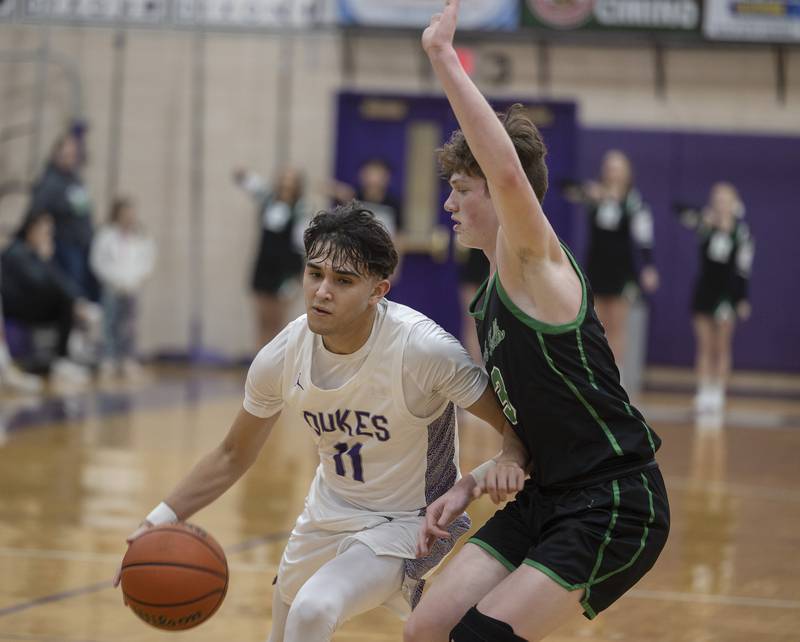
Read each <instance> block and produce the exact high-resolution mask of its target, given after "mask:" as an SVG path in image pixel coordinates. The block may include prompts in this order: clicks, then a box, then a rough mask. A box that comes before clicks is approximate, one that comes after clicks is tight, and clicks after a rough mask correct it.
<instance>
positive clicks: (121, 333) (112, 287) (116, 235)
mask: <svg viewBox="0 0 800 642" xmlns="http://www.w3.org/2000/svg"><path fill="white" fill-rule="evenodd" d="M155 256H156V248H155V243H154V242H153V240H152V239H151V238H150V237H148V236H147V234H146V233H145V232H144V231H143V229H142V227H141V225H140V224H139V221H138V218H137V216H136V209H135V207H134V204H133V202H132V201H131V200H130V199H127V198H117V199H115V200H114V203H113V204H112V206H111V215H110V216H109V222H108V223H107V224H106V225H104V226H103V227H102V228H101V229H100V231H99V232H98V233H97V234H96V235H95V238H94V240H93V242H92V249H91V254H90V261H91V266H92V269H93V270H94V273H95V276H96V277H97V278H98V280H99V281H100V283H101V285H102V302H103V314H104V325H105V349H104V355H105V356H104V359H103V361H102V363H101V366H100V374H101V376H105V377H108V376H111V375H113V374H114V373H115V372H117V369H119V371H120V372H121V373H122V374H123V375H126V376H131V375H134V374H136V373H137V372H138V370H139V366H138V363H137V362H136V358H135V350H136V310H137V299H138V294H139V291H140V290H141V286H142V284H143V283H144V281H145V280H146V279H147V277H148V276H150V274H151V273H152V271H153V268H154V266H155Z"/></svg>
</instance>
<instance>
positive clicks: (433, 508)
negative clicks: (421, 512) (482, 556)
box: [417, 475, 475, 558]
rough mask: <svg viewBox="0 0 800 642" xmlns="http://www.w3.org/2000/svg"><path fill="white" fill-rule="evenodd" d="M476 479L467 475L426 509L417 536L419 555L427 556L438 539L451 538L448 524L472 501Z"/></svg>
mask: <svg viewBox="0 0 800 642" xmlns="http://www.w3.org/2000/svg"><path fill="white" fill-rule="evenodd" d="M474 485H475V480H474V479H473V478H472V477H471V476H470V475H467V476H466V477H463V478H462V479H460V480H459V481H458V483H456V485H455V486H453V487H452V488H451V489H450V490H448V491H447V492H446V493H445V494H444V495H442V496H441V497H439V498H438V499H437V500H436V501H434V502H433V503H432V504H431V505H430V506H428V508H427V509H425V521H424V522H422V527H421V528H420V529H419V535H418V536H417V557H418V558H419V557H425V556H427V555H428V554H429V553H430V552H431V547H432V546H433V543H434V542H435V541H436V540H437V539H449V538H450V537H451V535H450V532H449V531H448V530H447V527H448V525H449V524H450V522H452V521H453V520H454V519H455V518H456V517H458V516H459V515H461V514H462V513H463V512H464V510H465V509H466V508H467V506H469V503H470V502H471V501H472V492H473V490H472V489H473V486H474Z"/></svg>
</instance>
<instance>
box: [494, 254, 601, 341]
mask: <svg viewBox="0 0 800 642" xmlns="http://www.w3.org/2000/svg"><path fill="white" fill-rule="evenodd" d="M561 247H562V248H563V249H564V252H565V253H566V255H567V257H568V258H569V261H570V263H571V264H572V269H573V270H575V273H576V274H577V275H578V278H579V279H580V281H581V308H580V310H578V316H577V317H575V319H573V320H572V321H570V322H569V323H561V324H557V325H552V324H550V323H544V322H543V321H539V320H538V319H534V318H533V317H532V316H529V315H528V314H526V313H525V312H523V311H522V310H520V309H519V308H518V307H517V305H516V304H515V303H514V302H513V301H512V300H511V297H510V296H508V294H507V293H506V291H505V289H503V284H502V283H501V282H500V277H499V276H498V275H497V273H495V279H494V280H495V284H496V286H497V294H498V295H499V296H500V300H501V301H502V302H503V305H505V306H506V308H508V310H509V311H510V312H511V313H512V314H513V315H514V316H515V317H517V319H519V320H520V321H522V323H524V324H525V325H527V326H528V327H529V328H533V329H534V330H536V331H537V332H544V333H545V334H563V333H565V332H569V331H570V330H574V329H575V328H579V327H580V326H581V325H582V324H583V319H584V318H585V317H586V281H585V279H584V278H583V272H581V270H580V268H579V267H578V264H577V263H576V262H575V259H574V258H573V257H572V254H570V252H569V250H568V249H567V248H566V247H564V246H563V245H562V246H561Z"/></svg>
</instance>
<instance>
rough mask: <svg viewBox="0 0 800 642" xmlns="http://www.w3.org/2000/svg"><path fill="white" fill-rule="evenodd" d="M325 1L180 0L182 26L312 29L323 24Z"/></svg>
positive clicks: (178, 2) (177, 8) (179, 10)
mask: <svg viewBox="0 0 800 642" xmlns="http://www.w3.org/2000/svg"><path fill="white" fill-rule="evenodd" d="M326 4H327V3H326V2H325V1H324V0H177V1H176V5H177V7H176V20H177V21H178V22H179V23H181V24H196V25H209V26H220V27H226V26H229V27H284V26H292V27H310V26H312V25H315V24H319V23H321V22H323V21H324V19H325V14H326V13H328V11H327V9H326Z"/></svg>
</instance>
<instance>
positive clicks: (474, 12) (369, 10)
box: [337, 0, 519, 30]
mask: <svg viewBox="0 0 800 642" xmlns="http://www.w3.org/2000/svg"><path fill="white" fill-rule="evenodd" d="M337 8H338V21H339V24H342V25H359V26H368V27H414V28H423V27H426V26H427V25H428V23H430V20H431V16H432V15H433V14H435V13H438V12H441V10H442V0H380V2H376V1H375V0H338V7H337ZM458 25H459V28H460V29H466V30H484V29H516V28H517V27H518V26H519V0H464V1H463V2H462V4H461V11H460V13H459V16H458Z"/></svg>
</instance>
